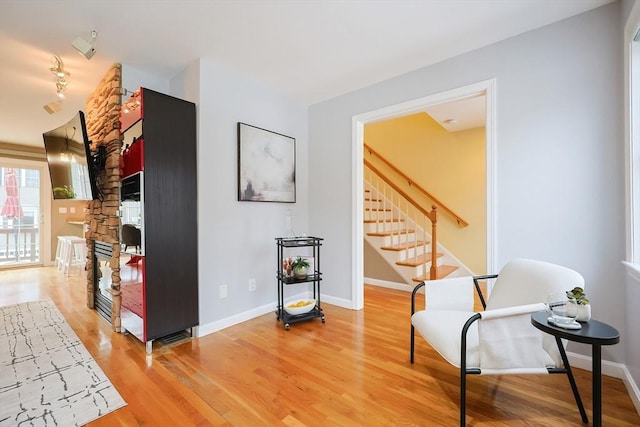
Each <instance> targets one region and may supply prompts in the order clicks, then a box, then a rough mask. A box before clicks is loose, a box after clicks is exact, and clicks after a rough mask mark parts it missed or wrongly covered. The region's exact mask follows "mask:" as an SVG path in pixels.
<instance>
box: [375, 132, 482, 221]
mask: <svg viewBox="0 0 640 427" xmlns="http://www.w3.org/2000/svg"><path fill="white" fill-rule="evenodd" d="M364 148H365V150H367V151H368V152H369V154H371V155H372V156H374V157H377V158H378V159H380V161H382V162H383V163H384V164H385V165H386V166H387V167H389V168H390V169H391V170H393V171H394V172H395V173H397V174H398V175H400V176H401V177H402V178H403V179H404V180H406V181H407V184H408V185H409V186H410V187H414V188H416V189H417V190H418V191H420V192H421V193H422V194H423V195H425V196H426V197H427V198H429V199H430V200H432V201H433V203H434V204H435V205H436V206H438V207H439V208H440V209H442V210H443V211H444V212H446V213H447V214H449V215H450V216H452V217H453V219H454V220H455V221H456V222H457V223H458V225H460V226H462V227H466V226H468V225H469V223H468V222H467V221H465V220H464V219H462V218H461V217H460V216H459V215H458V214H456V213H455V212H453V211H452V210H451V209H449V208H448V207H447V206H446V205H445V204H444V203H442V202H441V201H440V200H438V199H437V198H436V197H434V196H433V195H432V194H431V193H429V192H428V191H427V190H425V189H424V188H422V187H421V186H420V185H419V184H417V183H416V182H415V181H414V180H412V179H411V178H409V177H408V176H407V175H405V174H404V173H403V172H402V171H400V169H398V168H397V167H395V166H394V165H392V164H391V163H389V161H388V160H387V159H385V158H384V157H382V156H381V155H380V154H379V153H377V152H376V151H375V150H374V149H372V148H371V147H369V146H368V145H367V144H364ZM365 164H367V165H368V166H369V167H370V168H372V169H373V167H372V166H371V163H370V162H367V160H365ZM376 173H377V174H378V175H380V176H382V174H381V173H380V172H379V171H377V172H376ZM385 181H386V182H387V183H388V184H389V185H392V184H391V183H389V182H388V180H385ZM395 190H396V191H398V192H400V190H399V189H398V188H395ZM416 205H417V204H416ZM421 212H422V211H421ZM423 213H424V212H423ZM425 215H426V213H425Z"/></svg>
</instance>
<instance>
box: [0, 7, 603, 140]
mask: <svg viewBox="0 0 640 427" xmlns="http://www.w3.org/2000/svg"><path fill="white" fill-rule="evenodd" d="M611 1H613V0H518V1H515V0H488V1H485V0H450V1H444V0H395V1H393V0H388V1H387V0H377V1H372V0H351V1H347V0H342V1H340V0H336V1H326V0H307V1H302V0H298V1H294V0H288V1H284V0H278V1H276V0H262V1H260V0H252V1H243V0H236V1H232V0H199V1H197V0H183V1H151V0H128V1H116V0H85V1H74V0H57V1H41V0H38V1H34V0H0V58H1V59H2V64H1V66H0V141H2V142H12V143H19V144H28V145H42V133H43V132H45V131H47V130H49V129H52V128H54V127H57V126H59V125H60V124H62V123H64V122H66V121H67V120H68V119H69V118H71V117H72V116H73V115H74V113H75V112H77V110H79V109H84V102H85V100H86V98H87V96H88V95H89V94H90V93H91V92H92V90H93V88H95V86H96V85H97V83H98V82H99V80H100V79H101V78H102V76H103V75H104V73H105V71H106V70H107V68H108V67H109V66H110V65H111V64H112V63H114V62H119V63H123V64H127V65H130V66H133V67H136V68H139V69H141V70H143V71H147V72H151V73H154V74H156V75H158V76H160V77H166V78H169V77H171V76H173V75H175V74H176V73H177V72H179V71H181V70H183V69H184V68H185V67H186V66H187V65H188V64H189V63H191V62H193V61H195V60H196V59H198V58H210V59H211V60H213V61H216V62H217V63H219V64H223V65H225V66H227V67H229V68H230V69H232V70H235V71H236V72H238V73H241V74H244V75H246V76H248V77H250V78H252V79H254V80H256V81H258V82H261V83H262V84H264V85H266V86H268V87H271V88H273V89H274V90H276V91H278V92H280V93H282V94H284V95H286V96H289V97H291V98H293V99H297V100H299V101H300V102H302V103H304V104H308V105H311V104H313V103H316V102H320V101H323V100H326V99H329V98H332V97H334V96H337V95H341V94H344V93H347V92H350V91H353V90H356V89H359V88H362V87H365V86H368V85H371V84H374V83H377V82H380V81H382V80H385V79H388V78H390V77H393V76H397V75H399V74H403V73H406V72H409V71H412V70H415V69H418V68H421V67H424V66H427V65H430V64H433V63H436V62H439V61H442V60H444V59H447V58H450V57H452V56H455V55H459V54H462V53H464V52H468V51H471V50H474V49H477V48H480V47H482V46H486V45H488V44H491V43H494V42H496V41H499V40H503V39H505V38H508V37H511V36H514V35H516V34H520V33H523V32H525V31H529V30H532V29H534V28H538V27H541V26H544V25H547V24H549V23H552V22H556V21H559V20H562V19H565V18H567V17H570V16H572V15H576V14H579V13H582V12H585V11H587V10H590V9H593V8H596V7H599V6H602V5H604V4H606V3H610V2H611ZM92 29H95V30H97V31H98V41H97V46H96V48H97V53H96V54H95V56H94V57H93V58H92V59H91V60H90V61H88V60H86V59H85V58H84V57H82V56H81V55H80V54H79V53H77V52H76V51H75V50H74V49H73V48H72V47H71V42H72V41H73V40H74V39H75V38H76V37H77V36H79V35H83V34H84V35H88V34H89V32H90V30H92ZM54 54H57V55H60V56H61V57H62V59H63V61H64V64H65V68H66V69H67V70H68V71H70V72H71V76H70V77H69V79H68V80H69V88H68V90H67V99H66V100H65V101H64V103H63V109H62V111H60V112H58V113H55V114H52V115H49V114H48V113H47V112H46V111H45V110H44V109H43V106H44V105H45V104H48V103H50V102H52V101H55V100H56V96H55V78H54V76H53V74H52V73H51V72H49V68H50V67H51V66H52V64H51V57H52V55H54Z"/></svg>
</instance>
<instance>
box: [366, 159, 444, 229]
mask: <svg viewBox="0 0 640 427" xmlns="http://www.w3.org/2000/svg"><path fill="white" fill-rule="evenodd" d="M364 164H365V165H366V166H367V167H368V168H369V169H371V170H372V171H373V172H374V173H375V174H376V175H378V177H379V178H381V179H382V180H383V181H384V182H386V183H387V185H388V186H389V187H391V188H393V189H394V190H396V191H397V192H398V194H400V195H401V196H402V197H404V198H405V199H406V200H407V201H409V202H410V203H411V204H412V205H413V207H414V208H416V210H417V211H418V212H420V213H421V214H423V215H424V216H426V217H428V218H429V219H430V220H431V221H432V222H433V219H432V218H431V216H430V215H431V212H430V211H427V210H426V209H425V208H423V207H422V206H420V203H418V202H416V201H415V200H414V199H413V198H411V196H409V195H408V194H407V193H405V192H404V191H402V189H401V188H400V187H398V186H397V185H395V184H394V183H393V182H391V180H390V179H389V178H387V177H386V176H384V175H383V174H382V173H381V172H380V170H378V169H377V168H376V167H375V166H373V165H372V164H371V162H369V161H368V160H367V159H365V160H364Z"/></svg>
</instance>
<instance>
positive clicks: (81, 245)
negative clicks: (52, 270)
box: [62, 236, 87, 276]
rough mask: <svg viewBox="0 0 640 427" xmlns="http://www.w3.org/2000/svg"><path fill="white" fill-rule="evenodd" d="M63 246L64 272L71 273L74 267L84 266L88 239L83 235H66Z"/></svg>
mask: <svg viewBox="0 0 640 427" xmlns="http://www.w3.org/2000/svg"><path fill="white" fill-rule="evenodd" d="M66 237H67V238H66V239H64V240H65V243H64V244H63V246H62V272H63V273H64V274H65V275H67V276H68V275H69V274H70V273H71V269H72V268H73V267H82V266H83V265H85V263H86V261H87V260H86V250H85V246H86V244H87V243H86V241H85V239H83V238H82V237H76V236H66Z"/></svg>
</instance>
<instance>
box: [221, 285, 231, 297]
mask: <svg viewBox="0 0 640 427" xmlns="http://www.w3.org/2000/svg"><path fill="white" fill-rule="evenodd" d="M228 294H229V287H228V286H227V285H220V299H222V298H226V297H227V295H228Z"/></svg>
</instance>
